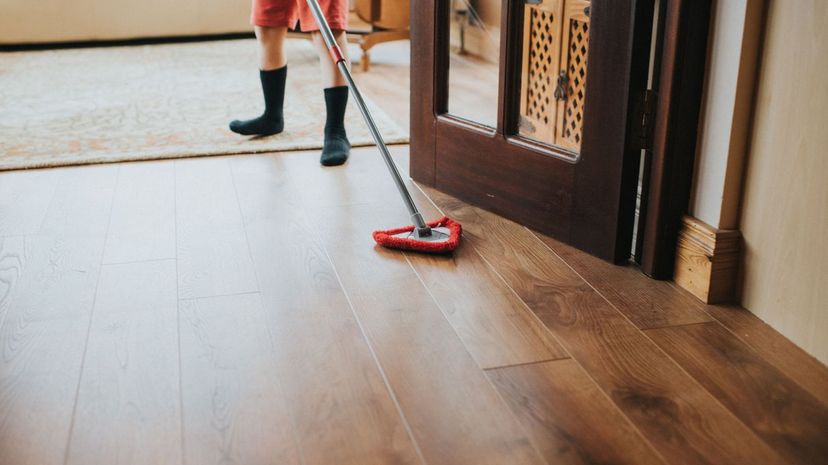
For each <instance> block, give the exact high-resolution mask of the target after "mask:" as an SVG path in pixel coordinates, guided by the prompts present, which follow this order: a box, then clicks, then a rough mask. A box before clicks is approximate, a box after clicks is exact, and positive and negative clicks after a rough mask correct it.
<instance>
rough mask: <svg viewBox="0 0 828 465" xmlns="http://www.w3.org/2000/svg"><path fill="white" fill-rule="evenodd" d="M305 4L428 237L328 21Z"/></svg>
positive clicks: (414, 218) (310, 0)
mask: <svg viewBox="0 0 828 465" xmlns="http://www.w3.org/2000/svg"><path fill="white" fill-rule="evenodd" d="M307 2H308V7H310V10H311V13H313V17H314V18H315V19H316V24H318V25H319V32H321V33H322V38H323V39H324V40H325V45H327V46H328V51H329V52H330V54H331V58H332V59H333V61H334V63H336V66H337V68H339V71H340V72H341V73H342V76H343V77H345V81H346V82H347V83H348V88H349V89H350V91H351V94H352V95H353V96H354V100H356V103H357V107H359V111H360V113H362V117H363V118H364V119H365V124H367V125H368V130H369V131H371V136H372V137H373V138H374V142H375V143H376V144H377V148H378V149H379V151H380V153H381V154H382V158H383V160H385V165H386V166H387V167H388V171H390V172H391V177H392V178H394V183H395V184H396V185H397V190H399V191H400V195H401V196H402V199H403V202H405V206H406V207H407V208H408V213H409V214H410V215H411V220H412V221H413V222H414V224H415V225H416V226H417V230H418V232H419V233H420V234H423V235H428V234H429V233H430V228H429V227H428V226H426V224H425V220H423V215H421V214H420V212H419V210H417V205H415V204H414V200H413V199H412V198H411V193H410V192H408V189H407V188H406V187H405V182H403V179H402V176H400V171H399V169H397V165H396V164H395V163H394V159H393V158H391V154H390V153H389V152H388V147H387V146H386V145H385V142H384V141H383V140H382V135H381V134H380V132H379V129H377V125H376V123H374V118H373V117H372V116H371V113H369V112H368V106H367V105H366V104H365V100H363V98H362V93H360V91H359V89H358V88H357V85H356V83H355V82H354V78H353V76H351V70H349V69H348V65H347V63H345V58H344V57H343V56H342V50H340V48H339V45H338V44H337V43H336V39H335V38H334V35H333V32H331V27H330V26H328V21H327V20H326V19H325V15H324V14H323V13H322V9H321V8H320V7H319V3H318V2H317V0H307Z"/></svg>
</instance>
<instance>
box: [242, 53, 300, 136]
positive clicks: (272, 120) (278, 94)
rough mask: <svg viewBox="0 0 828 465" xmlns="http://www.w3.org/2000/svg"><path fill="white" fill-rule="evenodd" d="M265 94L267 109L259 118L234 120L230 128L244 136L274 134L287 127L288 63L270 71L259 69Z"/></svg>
mask: <svg viewBox="0 0 828 465" xmlns="http://www.w3.org/2000/svg"><path fill="white" fill-rule="evenodd" d="M259 78H260V80H261V82H262V94H263V95H264V102H265V111H264V113H262V115H261V116H259V117H258V118H253V119H249V120H243V121H242V120H234V121H232V122H231V123H230V130H231V131H233V132H235V133H237V134H241V135H243V136H272V135H273V134H278V133H280V132H282V131H283V130H284V129H285V120H284V118H283V116H282V106H283V105H284V101H285V82H286V81H287V65H285V66H282V67H281V68H277V69H272V70H268V71H259Z"/></svg>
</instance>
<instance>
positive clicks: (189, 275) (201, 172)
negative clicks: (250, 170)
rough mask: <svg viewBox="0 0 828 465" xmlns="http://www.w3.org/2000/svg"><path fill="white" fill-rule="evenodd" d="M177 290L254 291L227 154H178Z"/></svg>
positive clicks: (187, 294) (184, 294)
mask: <svg viewBox="0 0 828 465" xmlns="http://www.w3.org/2000/svg"><path fill="white" fill-rule="evenodd" d="M175 182H176V235H177V241H176V242H177V246H176V248H177V256H178V295H179V297H180V298H187V299H189V298H197V297H210V296H219V295H232V294H240V293H245V292H256V291H257V290H258V286H257V285H256V277H255V273H254V271H253V264H252V262H251V258H250V250H249V247H248V244H247V238H246V236H245V231H244V223H243V221H242V216H241V211H240V210H239V203H238V200H237V196H236V189H235V185H234V182H233V175H232V172H231V168H230V163H229V161H228V159H227V158H225V157H216V158H211V159H197V160H176V162H175Z"/></svg>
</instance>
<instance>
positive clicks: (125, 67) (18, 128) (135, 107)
mask: <svg viewBox="0 0 828 465" xmlns="http://www.w3.org/2000/svg"><path fill="white" fill-rule="evenodd" d="M287 48H288V50H287V52H288V57H289V58H288V60H289V67H288V84H287V90H286V96H285V132H283V133H282V134H278V135H276V136H271V137H265V138H250V137H242V136H239V135H236V134H233V133H232V132H230V131H229V130H228V129H227V123H228V122H229V121H230V120H232V119H236V118H250V117H255V116H257V115H258V114H260V113H261V111H262V109H263V103H262V96H261V90H260V88H259V80H258V79H259V76H258V71H257V69H256V44H255V42H254V41H253V40H229V41H217V42H202V43H191V44H169V45H151V46H137V47H110V48H93V49H76V50H57V51H39V52H15V53H2V54H0V170H9V169H19V168H37V167H47V166H61V165H79V164H88V163H104V162H116V161H125V160H150V159H159V158H177V157H190V156H201V155H227V154H236V153H254V152H273V151H285V150H303V149H316V148H321V142H322V129H323V127H324V124H325V104H324V97H323V93H322V88H321V83H320V78H319V63H318V59H317V57H316V53H315V52H314V50H313V48H312V46H311V44H310V43H309V42H308V41H305V40H302V39H292V40H288V45H287ZM369 106H370V108H371V112H372V113H373V115H374V118H375V120H376V122H377V124H378V126H379V127H380V130H381V131H382V133H383V135H384V138H385V139H386V141H387V142H388V143H404V142H407V141H408V134H407V132H406V131H405V130H403V129H402V128H400V127H399V126H398V125H397V124H395V123H394V121H393V120H391V118H389V116H388V115H387V114H386V113H385V112H383V111H382V110H380V109H379V107H378V106H377V105H375V104H373V103H371V102H370V101H369ZM346 126H347V130H348V135H349V138H350V139H351V142H352V144H353V145H355V146H358V145H371V144H373V141H372V139H371V136H370V133H369V132H368V130H367V128H366V127H365V124H364V123H363V121H362V117H361V116H360V114H359V112H358V110H357V108H356V106H355V105H354V104H353V99H352V100H351V102H350V103H349V105H348V113H347V115H346Z"/></svg>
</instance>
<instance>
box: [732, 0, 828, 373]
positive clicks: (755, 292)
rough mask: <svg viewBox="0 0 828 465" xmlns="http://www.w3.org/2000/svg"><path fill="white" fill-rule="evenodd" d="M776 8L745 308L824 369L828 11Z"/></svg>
mask: <svg viewBox="0 0 828 465" xmlns="http://www.w3.org/2000/svg"><path fill="white" fill-rule="evenodd" d="M792 5H793V4H792V2H789V1H785V0H771V1H770V2H769V9H768V24H767V33H766V37H765V45H764V51H763V54H762V64H761V68H760V72H759V81H758V89H757V97H756V113H755V119H754V126H753V131H752V132H753V133H752V137H751V140H750V153H749V155H748V161H747V172H746V177H745V193H744V200H743V215H742V219H741V220H742V221H741V230H742V236H743V237H744V257H743V258H744V263H743V270H744V284H743V291H742V304H743V305H744V306H745V308H747V309H748V310H750V311H752V312H753V313H755V314H756V315H757V316H759V317H760V318H762V319H763V320H764V321H765V322H767V323H768V324H770V325H771V326H773V327H774V328H775V329H777V330H778V331H779V332H781V333H782V334H784V335H785V336H787V337H788V338H789V339H791V340H792V341H794V342H795V343H796V344H798V345H799V346H801V347H802V348H803V349H805V350H806V351H808V352H809V353H811V354H812V355H814V356H815V357H816V358H818V359H819V360H820V361H822V362H823V363H828V2H826V1H825V0H797V2H796V7H795V8H793V7H792Z"/></svg>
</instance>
